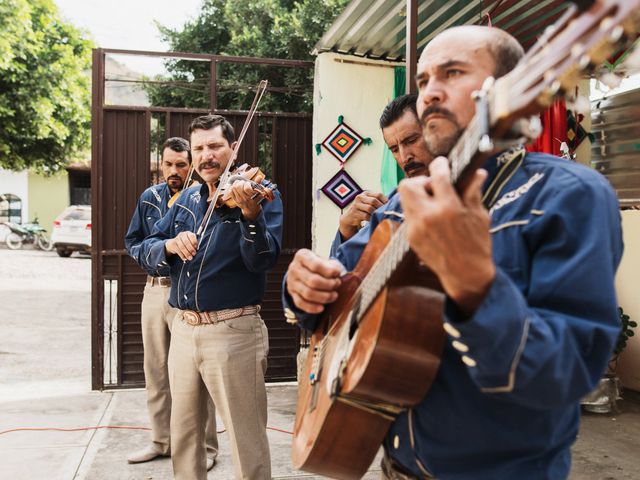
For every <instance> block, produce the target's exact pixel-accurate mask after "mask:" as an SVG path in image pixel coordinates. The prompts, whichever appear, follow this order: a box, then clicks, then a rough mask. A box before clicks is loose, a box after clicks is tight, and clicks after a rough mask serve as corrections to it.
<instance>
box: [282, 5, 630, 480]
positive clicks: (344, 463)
mask: <svg viewBox="0 0 640 480" xmlns="http://www.w3.org/2000/svg"><path fill="white" fill-rule="evenodd" d="M576 3H579V4H580V5H571V6H570V7H569V8H568V9H567V10H566V12H565V13H564V14H563V16H562V18H561V19H560V20H559V21H558V22H557V23H556V24H555V25H554V26H552V27H550V28H549V29H547V30H546V31H545V33H544V35H543V36H542V37H541V38H540V39H539V41H538V42H537V43H536V44H535V45H534V46H533V47H532V48H531V49H530V50H529V52H527V54H526V55H525V57H524V58H523V59H522V60H521V61H520V63H519V64H518V66H517V67H516V68H515V69H514V70H513V71H512V72H510V73H509V74H508V75H506V76H504V77H501V78H500V79H498V80H496V81H493V79H487V81H486V82H485V84H484V86H483V88H482V90H481V91H479V92H477V94H476V95H475V96H474V98H475V100H476V115H475V117H474V118H473V120H472V121H471V122H470V124H469V126H468V127H467V129H466V130H465V132H464V133H463V135H462V136H461V138H460V139H459V140H458V142H457V143H456V145H455V146H454V148H453V149H452V150H451V152H450V153H449V155H448V158H449V160H450V162H451V171H452V173H451V181H452V182H453V183H454V185H455V186H456V188H457V189H458V191H462V190H463V189H464V188H465V187H466V184H467V182H468V181H469V180H470V174H471V173H472V172H473V171H474V170H475V169H477V168H479V167H481V166H482V165H483V164H484V162H485V161H486V160H487V158H489V157H490V156H491V155H493V154H495V153H497V152H499V151H502V150H504V149H506V148H508V147H510V146H514V145H516V144H519V143H522V142H523V141H524V140H530V139H532V138H535V137H536V136H537V135H539V134H540V133H541V127H540V121H539V117H538V116H537V114H538V113H539V112H541V111H543V110H544V109H545V108H547V107H548V106H549V105H550V104H551V102H552V101H553V99H555V98H557V97H559V96H566V94H571V93H572V92H573V91H574V85H576V83H577V82H578V80H579V79H580V78H581V77H582V76H583V75H585V74H590V73H592V72H593V71H594V70H595V69H596V67H597V66H599V65H601V64H602V62H603V61H604V60H606V59H607V58H608V57H609V56H610V55H611V54H612V53H614V52H615V51H616V50H617V49H619V48H623V47H625V46H627V45H629V44H630V43H631V42H633V41H634V40H635V39H636V38H637V27H638V25H639V24H640V0H617V1H616V0H596V1H591V2H585V1H582V2H576ZM532 115H533V116H532ZM443 299H444V294H443V293H442V288H441V287H440V284H439V282H438V279H437V277H436V276H435V275H434V274H433V273H432V272H430V271H429V270H428V269H426V268H424V267H423V266H421V265H420V262H419V261H418V260H417V258H416V257H415V255H414V254H413V253H412V251H411V249H410V247H409V244H408V242H407V240H406V235H405V228H404V224H400V225H399V224H398V223H397V222H393V221H390V220H385V221H383V222H381V223H380V225H379V226H378V227H377V228H376V229H375V231H374V233H373V235H372V237H371V240H370V241H369V243H368V245H367V247H366V248H365V249H364V251H363V253H362V257H361V258H360V261H359V262H358V264H357V265H356V267H355V269H354V270H353V272H351V273H349V274H347V275H346V276H345V277H344V281H343V284H342V286H341V288H340V290H339V292H338V300H337V301H336V302H334V303H333V304H331V305H328V306H327V308H326V309H325V312H324V313H323V315H322V317H321V319H320V323H319V327H318V328H317V329H316V331H315V333H314V334H313V336H312V338H311V342H310V347H309V355H308V358H307V361H306V363H305V366H304V371H303V374H302V376H301V379H300V383H299V393H298V406H297V411H296V421H295V426H294V438H293V447H292V460H293V465H294V467H295V468H298V469H302V470H306V471H309V472H313V473H317V474H321V475H325V476H328V477H332V478H339V479H355V478H360V477H362V476H363V475H364V474H365V472H366V471H367V469H368V468H369V465H370V464H371V462H372V460H373V458H374V457H375V455H376V453H377V451H378V450H379V448H380V445H381V443H382V441H383V439H384V437H385V434H386V433H387V431H388V429H389V427H390V425H391V423H392V422H393V421H394V419H395V417H396V416H397V415H398V414H399V413H400V412H402V411H403V410H404V409H407V408H411V407H412V406H414V405H416V404H417V403H419V402H420V401H421V400H422V399H423V398H424V396H425V395H427V394H428V390H429V387H430V385H431V383H432V382H433V380H434V378H435V376H436V373H437V371H438V367H439V362H440V356H441V353H442V349H443V345H444V341H445V335H444V331H443V328H442V325H443V323H442V304H443Z"/></svg>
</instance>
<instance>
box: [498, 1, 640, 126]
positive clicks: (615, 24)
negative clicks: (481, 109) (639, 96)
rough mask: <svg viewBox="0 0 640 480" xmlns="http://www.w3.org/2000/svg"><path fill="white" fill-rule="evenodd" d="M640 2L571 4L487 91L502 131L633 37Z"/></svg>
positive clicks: (569, 87) (638, 21)
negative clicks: (581, 9)
mask: <svg viewBox="0 0 640 480" xmlns="http://www.w3.org/2000/svg"><path fill="white" fill-rule="evenodd" d="M639 26H640V0H596V1H595V2H593V4H592V5H591V6H590V7H589V8H588V9H586V10H583V11H580V8H579V7H578V6H575V5H574V6H570V7H569V8H568V9H567V11H566V12H565V14H564V15H563V17H562V18H561V19H560V20H559V21H558V22H556V23H555V24H554V25H552V26H551V27H549V28H548V29H547V31H545V33H544V35H543V36H542V37H541V38H540V39H539V41H538V42H537V43H536V44H535V45H534V46H533V47H532V48H531V49H530V50H529V52H528V53H527V54H526V55H525V56H524V57H523V58H522V60H521V61H520V63H518V66H517V67H516V68H515V69H514V70H512V71H511V72H510V73H509V74H507V75H505V76H504V77H502V78H500V79H498V80H497V81H496V82H495V84H494V86H493V88H492V89H491V94H490V96H491V101H490V120H491V122H490V123H491V125H492V126H493V127H494V129H495V130H497V131H498V132H505V131H506V130H508V128H510V126H511V125H512V124H513V123H514V121H515V120H516V119H518V118H522V117H525V116H529V115H532V114H534V113H538V112H540V111H543V110H544V109H546V108H547V107H548V106H549V105H550V104H551V103H552V101H553V100H554V99H555V98H557V97H560V96H563V95H565V93H567V92H568V93H569V94H570V93H571V92H573V90H574V86H575V85H576V84H577V83H578V81H579V80H580V79H581V78H582V77H584V76H585V75H587V74H590V73H591V72H593V71H594V70H595V69H596V68H597V67H598V66H599V65H601V64H602V63H603V62H604V61H605V60H606V59H607V58H608V57H609V56H610V55H611V54H612V53H614V52H615V51H616V50H618V49H619V48H621V47H624V46H626V45H629V44H630V43H632V42H633V41H634V40H635V39H636V38H637V32H638V27H639Z"/></svg>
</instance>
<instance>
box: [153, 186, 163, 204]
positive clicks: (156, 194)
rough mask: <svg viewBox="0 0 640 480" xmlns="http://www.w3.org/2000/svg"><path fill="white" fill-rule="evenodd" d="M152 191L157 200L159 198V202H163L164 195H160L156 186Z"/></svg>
mask: <svg viewBox="0 0 640 480" xmlns="http://www.w3.org/2000/svg"><path fill="white" fill-rule="evenodd" d="M151 193H153V196H154V197H156V200H158V201H159V202H162V197H160V194H159V193H158V191H157V190H156V189H155V188H152V189H151Z"/></svg>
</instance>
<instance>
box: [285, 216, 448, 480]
mask: <svg viewBox="0 0 640 480" xmlns="http://www.w3.org/2000/svg"><path fill="white" fill-rule="evenodd" d="M397 228H398V224H397V222H392V221H390V220H385V221H384V222H382V223H381V224H380V225H379V226H378V227H377V228H376V229H375V231H374V234H373V235H372V237H371V239H370V242H369V243H368V245H367V247H366V248H365V250H364V251H363V254H362V257H361V259H360V261H359V262H358V264H357V266H356V268H355V269H354V271H353V272H351V273H349V274H347V276H345V278H344V279H343V284H342V286H341V288H340V290H339V292H338V295H339V296H338V300H337V301H336V302H334V303H333V304H331V305H330V306H328V308H327V310H326V311H325V313H324V314H323V315H322V317H321V320H320V323H319V326H318V328H317V329H316V332H315V333H314V334H313V336H312V338H311V343H310V347H309V355H308V357H307V361H306V363H305V367H304V371H303V374H302V378H301V379H300V382H299V392H298V407H297V411H296V422H295V427H294V439H293V452H292V459H293V465H294V467H295V468H298V469H303V470H306V471H309V472H315V473H318V474H321V475H326V476H329V477H333V478H340V479H343V478H344V479H350V478H360V477H362V476H363V475H364V474H365V472H366V471H367V469H368V468H369V465H370V464H371V462H372V461H373V458H374V457H375V455H376V453H377V452H378V449H379V448H380V445H381V443H382V441H383V439H384V436H385V434H386V433H387V431H388V429H389V427H390V425H391V423H392V422H393V420H394V418H395V414H397V413H399V412H400V411H401V409H404V408H408V407H411V406H414V405H416V404H417V403H418V402H419V401H420V400H422V398H423V397H424V396H425V394H426V393H427V390H428V389H429V387H430V385H431V383H432V382H433V379H434V378H435V375H436V373H437V370H438V367H439V364H440V355H441V353H442V348H443V345H444V331H443V328H442V302H443V299H444V295H443V294H442V289H441V287H440V284H439V282H438V280H437V278H436V276H435V275H434V274H433V273H431V272H430V271H429V270H428V269H426V268H424V267H420V266H419V262H418V260H417V258H416V257H415V256H414V255H413V253H411V252H410V253H409V254H407V255H406V256H405V258H404V259H403V260H402V262H401V263H400V264H399V265H398V267H397V268H396V269H395V271H394V273H393V274H392V275H391V277H390V278H389V279H388V280H386V282H384V283H385V287H384V288H383V289H382V290H381V291H380V293H378V295H377V296H376V297H375V300H373V302H372V303H371V304H370V306H369V308H368V310H367V311H366V312H361V315H360V316H361V319H360V321H359V323H357V324H356V323H354V322H353V316H354V312H355V314H357V313H358V305H359V303H360V300H361V298H360V292H361V289H360V290H359V287H360V285H361V281H362V279H363V278H364V277H365V276H366V275H367V274H368V273H369V272H370V270H371V268H372V266H373V264H374V263H375V262H376V261H377V260H378V258H379V257H380V256H381V253H382V251H383V249H384V248H385V246H386V245H387V244H388V243H389V240H390V238H391V236H392V234H393V232H394V231H395V230H396V229H397ZM362 313H364V315H362Z"/></svg>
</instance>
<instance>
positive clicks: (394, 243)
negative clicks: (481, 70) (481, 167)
mask: <svg viewBox="0 0 640 480" xmlns="http://www.w3.org/2000/svg"><path fill="white" fill-rule="evenodd" d="M479 140H480V132H479V122H478V119H477V117H475V116H474V117H473V118H472V120H471V122H470V123H469V126H468V127H467V129H466V130H465V133H464V134H463V135H462V136H461V137H460V139H459V140H458V142H456V144H455V146H454V147H453V148H452V149H451V152H450V154H449V157H450V160H451V163H452V175H451V177H452V178H451V180H452V183H455V181H456V180H457V179H458V178H460V174H461V173H462V172H463V171H464V169H465V168H466V167H467V166H468V165H469V163H470V161H471V158H472V157H473V155H472V153H471V152H474V153H475V151H476V150H477V145H478V143H479ZM410 248H411V247H410V245H409V242H408V241H407V239H406V224H404V223H403V224H402V225H400V227H399V228H398V230H396V232H395V233H394V234H393V235H392V237H391V240H390V241H389V243H388V244H387V246H386V247H385V248H384V249H383V250H382V252H381V253H380V255H379V257H378V259H377V260H376V262H375V263H374V264H373V266H372V267H371V270H370V271H369V274H367V275H366V276H365V278H364V280H363V281H362V283H361V284H360V287H359V288H358V289H357V291H356V294H355V296H356V297H357V296H358V295H360V307H359V312H358V315H357V318H356V321H358V322H360V320H361V319H362V318H363V317H364V314H365V313H366V311H367V310H368V308H369V307H370V306H371V303H372V302H373V301H374V300H375V298H376V297H377V295H378V293H380V291H381V290H382V288H383V287H384V285H386V283H387V281H388V280H389V278H390V277H391V275H392V274H393V272H395V270H396V269H397V267H398V265H399V264H400V262H401V261H402V260H403V259H404V257H405V255H406V254H407V253H408V252H409V250H410Z"/></svg>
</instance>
